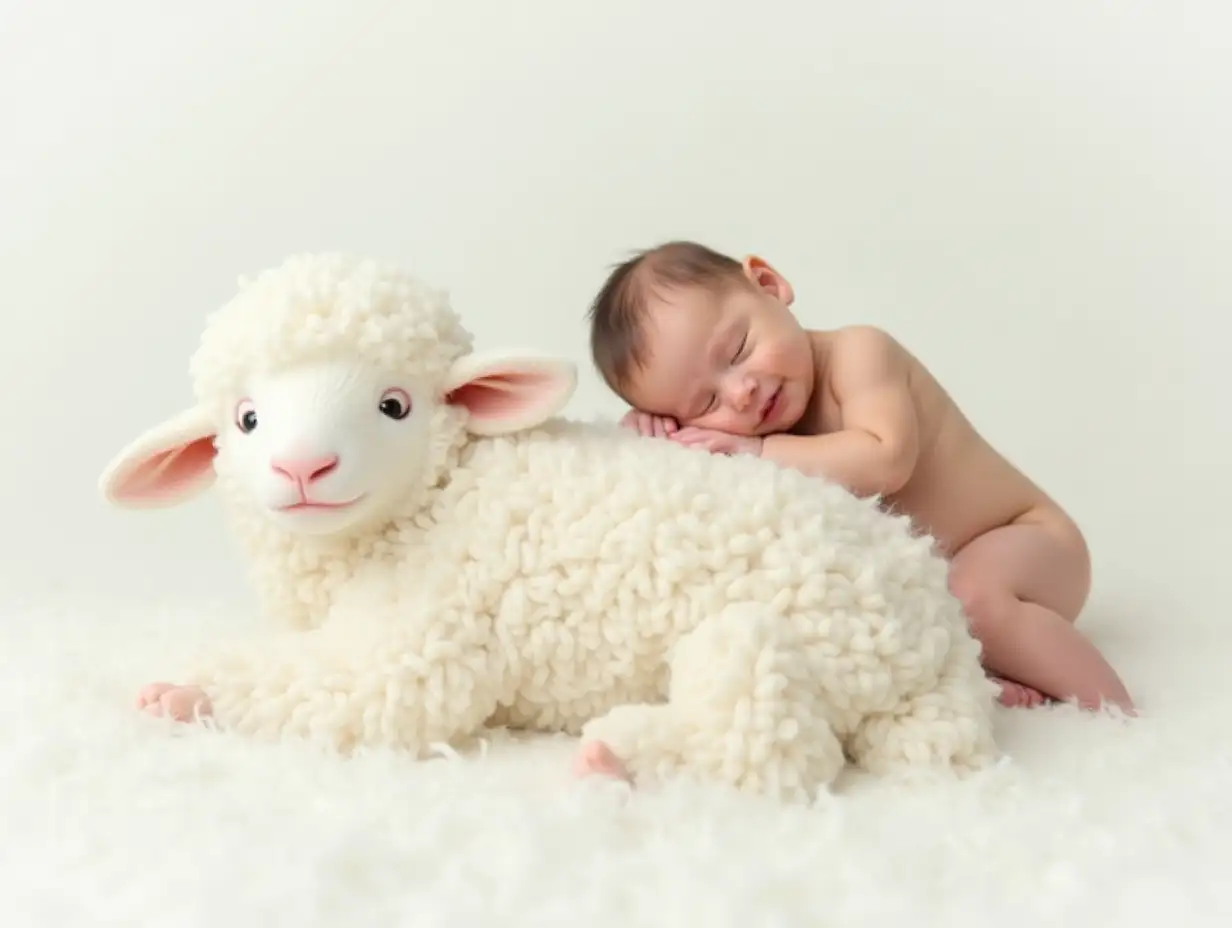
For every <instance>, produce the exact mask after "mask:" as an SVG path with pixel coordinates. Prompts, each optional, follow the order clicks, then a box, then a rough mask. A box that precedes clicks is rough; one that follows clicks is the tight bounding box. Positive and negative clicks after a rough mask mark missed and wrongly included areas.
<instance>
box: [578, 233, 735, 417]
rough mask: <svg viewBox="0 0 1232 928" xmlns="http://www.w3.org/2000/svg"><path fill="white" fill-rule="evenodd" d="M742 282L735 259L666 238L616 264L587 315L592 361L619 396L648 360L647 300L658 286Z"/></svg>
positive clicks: (715, 285)
mask: <svg viewBox="0 0 1232 928" xmlns="http://www.w3.org/2000/svg"><path fill="white" fill-rule="evenodd" d="M746 283H748V278H746V277H745V275H744V265H742V264H741V263H740V262H739V261H737V260H736V259H735V258H732V257H729V256H728V255H725V254H721V253H720V252H717V251H715V250H714V249H712V248H708V247H706V246H705V245H701V244H698V243H697V242H691V241H671V242H665V243H663V244H661V245H656V246H654V247H653V248H648V249H645V250H643V251H639V252H636V253H635V254H634V255H633V256H632V257H630V258H628V259H626V260H625V261H622V262H621V263H620V264H617V265H616V266H615V267H613V268H612V270H611V272H610V273H609V274H608V277H607V279H606V280H605V281H604V283H603V286H602V287H601V288H600V290H599V293H598V295H597V296H596V297H595V299H594V302H593V303H591V306H590V310H589V311H588V313H587V319H588V320H589V322H590V354H591V359H592V360H593V361H594V364H595V367H596V368H597V369H598V371H599V374H600V376H602V377H603V380H604V381H605V382H606V383H607V385H608V387H609V388H610V389H611V390H613V391H614V392H615V393H617V394H618V395H619V394H621V391H622V388H623V387H624V386H625V385H626V384H628V382H629V378H630V376H631V375H632V374H633V372H634V370H635V369H637V368H640V367H641V366H642V365H643V364H644V363H645V362H646V351H647V348H646V331H645V326H644V322H645V310H646V298H647V296H648V295H649V294H651V293H653V292H654V290H655V288H656V287H705V288H707V289H709V290H713V291H716V292H719V291H722V290H723V289H725V288H726V287H728V286H731V285H733V284H746Z"/></svg>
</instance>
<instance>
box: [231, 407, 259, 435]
mask: <svg viewBox="0 0 1232 928" xmlns="http://www.w3.org/2000/svg"><path fill="white" fill-rule="evenodd" d="M235 412H236V416H235V424H236V425H237V426H239V430H240V431H241V432H243V433H244V434H248V433H249V432H251V431H252V430H253V429H255V428H256V427H257V411H256V410H255V409H254V408H253V406H252V403H249V402H248V401H244V402H242V403H240V405H239V408H238V409H236V411H235Z"/></svg>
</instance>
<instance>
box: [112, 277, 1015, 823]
mask: <svg viewBox="0 0 1232 928" xmlns="http://www.w3.org/2000/svg"><path fill="white" fill-rule="evenodd" d="M191 370H192V375H193V380H194V387H195V396H196V404H195V405H194V406H193V407H192V408H190V409H188V410H186V411H184V412H182V413H180V414H178V415H176V416H174V417H172V418H170V419H168V420H167V421H165V422H163V423H161V424H159V425H157V426H155V427H154V428H152V429H150V430H149V431H148V432H146V433H145V434H143V435H141V436H140V437H139V438H137V439H136V440H135V441H134V442H132V443H131V444H130V445H128V447H126V448H124V449H123V450H122V451H121V452H120V453H119V454H118V455H117V457H116V458H115V459H114V460H113V461H112V462H111V464H110V465H109V466H108V467H107V469H106V471H105V473H104V474H103V476H102V478H101V482H100V483H101V489H102V491H103V493H104V495H105V497H106V498H107V499H108V500H110V501H111V502H112V503H113V504H116V505H120V506H126V507H134V508H135V507H156V506H168V505H174V504H177V503H179V502H181V501H183V500H186V499H188V498H189V497H191V496H194V495H195V494H198V493H201V492H202V491H204V490H206V489H207V488H208V487H210V486H212V485H215V484H216V485H217V488H218V490H219V491H220V493H221V497H222V500H223V502H224V503H225V505H226V506H227V509H228V511H229V515H230V517H231V518H232V520H233V524H234V527H235V531H236V533H237V536H238V540H239V542H240V543H241V544H242V546H243V548H244V550H245V551H246V554H247V557H248V558H249V559H250V562H251V565H252V568H253V583H254V585H255V588H256V592H257V594H258V595H259V599H260V604H261V610H262V612H263V613H264V615H265V616H267V617H268V618H269V619H270V620H272V623H273V626H272V628H271V629H270V633H269V634H266V635H262V636H259V635H257V634H255V633H254V635H253V636H252V637H251V639H247V640H244V641H241V642H237V643H236V644H235V645H234V646H233V647H232V648H230V649H228V650H223V651H221V652H220V653H219V654H217V655H212V656H210V657H209V658H208V659H203V661H202V666H200V667H197V668H195V669H194V670H192V671H190V672H189V673H188V674H187V675H186V676H185V677H183V678H181V683H182V684H183V685H175V686H173V685H171V684H155V685H153V686H152V687H147V688H146V690H144V691H143V693H142V696H141V701H142V703H143V704H144V705H146V707H147V709H149V710H151V711H154V712H157V713H166V714H169V715H172V716H174V717H176V718H180V719H188V718H193V717H200V716H202V715H212V718H213V723H214V724H217V725H220V726H223V727H226V728H228V729H231V730H234V731H238V732H241V733H246V734H249V735H254V736H261V737H272V736H278V735H295V736H305V737H311V738H323V739H325V740H326V742H327V743H328V744H329V745H330V746H331V747H334V748H336V749H338V750H340V751H344V752H345V751H349V750H351V749H353V748H355V747H357V746H361V745H363V746H396V747H398V748H401V749H406V750H409V751H411V752H415V753H416V754H425V753H427V752H428V750H429V749H431V747H432V746H433V745H434V744H436V743H447V744H450V743H451V744H455V745H460V744H462V743H463V742H464V741H467V740H469V739H470V738H471V737H473V736H475V735H477V734H479V733H480V732H482V730H483V729H484V728H485V727H488V726H508V727H511V728H518V729H529V730H534V731H553V732H566V733H569V734H572V735H576V736H580V737H581V739H582V748H581V751H582V755H583V756H585V757H587V758H589V762H590V763H591V765H592V766H593V767H595V768H597V769H599V768H601V769H604V770H605V771H607V772H618V771H619V772H623V773H626V774H627V775H628V776H629V777H630V778H631V779H632V780H633V781H634V782H639V781H648V780H653V779H656V778H661V777H665V776H668V775H688V776H692V777H699V778H706V779H710V780H712V781H719V782H722V783H726V784H729V785H731V786H733V787H735V788H737V789H742V790H748V791H753V792H759V793H763V794H766V795H771V796H777V797H780V798H789V799H790V798H795V799H808V798H810V797H813V796H815V795H816V794H817V792H818V791H820V790H824V789H826V788H827V787H829V786H830V785H831V784H832V781H833V780H834V779H835V777H836V776H837V775H838V774H839V773H840V771H841V769H842V768H843V766H844V763H845V759H846V758H845V755H846V757H849V758H851V759H852V760H854V761H855V762H856V763H858V764H859V765H861V766H862V767H863V768H865V769H866V770H868V771H870V772H873V773H889V772H891V771H897V770H904V769H921V768H930V769H936V770H942V771H949V772H952V773H964V772H968V771H973V770H976V769H979V768H981V767H984V766H986V765H987V764H988V763H990V762H991V761H993V760H994V759H995V758H996V757H997V755H998V751H997V747H996V745H995V742H994V739H993V736H992V728H993V722H992V720H993V707H994V696H995V687H994V686H993V685H992V684H990V683H989V682H988V681H987V680H986V678H985V675H984V673H983V671H982V669H981V667H980V661H979V656H980V649H979V645H978V643H977V642H976V641H975V640H974V639H973V638H972V637H971V635H970V634H969V633H968V630H967V625H966V622H965V621H964V617H963V614H962V611H961V608H960V606H959V603H958V601H957V600H956V599H955V598H954V597H953V596H951V595H950V593H949V592H948V589H947V583H946V573H947V569H946V563H945V561H944V560H943V559H942V558H941V557H940V556H939V555H938V554H937V553H936V552H935V551H934V548H933V543H932V540H931V539H930V538H929V537H927V536H921V535H918V534H917V533H915V532H913V530H912V527H911V525H910V524H909V522H908V520H907V519H905V518H901V517H896V516H894V515H890V514H887V513H885V512H883V511H881V510H880V509H879V508H878V507H877V505H876V504H875V502H874V501H872V500H861V499H858V498H856V497H855V496H853V495H851V494H849V493H848V492H846V491H844V490H843V489H841V488H840V487H838V486H835V485H830V484H827V483H824V482H822V481H819V480H816V479H813V478H807V477H804V476H803V475H801V474H799V473H796V472H794V471H791V470H786V469H780V468H779V467H777V466H775V465H773V464H770V463H767V462H764V461H760V460H757V459H753V458H748V457H722V456H711V455H709V454H708V453H706V452H702V451H697V450H693V449H687V448H684V447H680V446H677V445H675V444H673V443H671V442H667V441H661V440H651V439H644V438H641V437H639V436H637V435H635V434H633V433H631V432H629V431H627V430H623V429H620V428H618V427H617V426H616V425H615V424H582V423H578V422H570V421H566V420H563V419H560V418H558V417H557V416H558V414H559V413H560V412H561V410H562V409H563V408H564V406H565V404H566V403H567V402H568V401H569V399H570V398H571V396H572V393H573V390H574V387H575V383H576V372H575V369H574V367H573V365H571V364H570V363H568V362H565V361H562V360H558V359H553V358H546V357H538V356H532V355H527V354H516V355H506V356H496V355H481V354H476V353H474V352H473V351H472V336H471V335H470V334H469V333H468V332H467V331H466V330H465V329H464V328H463V326H462V324H461V321H460V319H459V318H458V316H457V315H456V314H455V313H454V311H453V310H452V309H451V307H450V305H449V301H448V298H447V296H446V295H445V294H444V293H442V292H438V291H435V290H432V289H430V288H429V287H427V286H426V285H424V284H423V283H421V282H419V281H418V280H416V279H414V278H413V277H410V276H408V275H406V274H405V273H402V272H401V271H400V270H399V269H397V268H396V267H391V266H388V265H385V264H383V263H379V262H375V261H370V260H362V259H353V258H348V257H344V256H337V255H323V256H297V257H293V258H290V259H288V260H287V261H286V262H285V263H283V264H282V265H281V266H279V267H276V268H273V269H271V270H267V271H265V272H264V273H262V274H261V275H260V276H258V277H257V278H255V279H254V280H251V281H248V282H247V283H244V284H242V285H241V287H240V290H239V292H238V294H237V295H236V296H235V297H234V298H233V299H232V300H231V301H230V302H229V303H228V304H227V305H225V306H224V307H223V308H222V309H221V310H219V311H218V312H217V313H215V314H214V315H213V316H212V317H211V320H210V324H209V325H208V327H207V330H206V331H205V333H204V335H203V338H202V341H201V344H200V347H199V349H198V351H197V353H196V354H195V356H194V358H193V361H192V365H191Z"/></svg>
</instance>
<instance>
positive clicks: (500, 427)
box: [442, 352, 577, 435]
mask: <svg viewBox="0 0 1232 928" xmlns="http://www.w3.org/2000/svg"><path fill="white" fill-rule="evenodd" d="M576 387H577V366H576V365H575V364H573V363H572V362H571V361H566V360H564V359H563V358H552V357H547V356H542V355H532V354H521V353H514V352H504V353H500V354H496V353H490V354H471V355H466V356H465V357H462V358H459V359H458V360H457V361H456V362H454V365H453V367H452V368H451V369H450V371H449V374H448V376H447V377H446V378H445V384H444V388H443V390H442V393H443V395H444V399H445V402H447V403H449V404H451V405H454V406H459V407H461V408H463V409H465V410H466V411H467V414H468V419H467V426H466V427H467V429H468V431H470V432H471V433H472V434H475V435H505V434H508V433H510V432H517V431H521V430H523V429H529V428H534V427H535V426H536V425H541V424H542V423H544V422H546V421H547V420H548V419H550V418H552V417H553V416H555V415H557V414H558V413H559V412H560V411H561V410H563V409H564V408H565V406H566V405H568V403H569V400H570V399H572V398H573V391H574V390H575V389H576Z"/></svg>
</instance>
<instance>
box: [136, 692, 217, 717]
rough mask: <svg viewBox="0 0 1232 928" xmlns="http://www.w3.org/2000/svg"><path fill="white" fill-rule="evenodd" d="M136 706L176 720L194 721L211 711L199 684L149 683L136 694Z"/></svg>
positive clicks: (208, 699) (153, 713)
mask: <svg viewBox="0 0 1232 928" xmlns="http://www.w3.org/2000/svg"><path fill="white" fill-rule="evenodd" d="M137 708H138V709H140V710H142V711H143V712H148V713H149V714H150V715H158V716H166V717H167V718H170V719H173V720H174V721H177V722H195V721H197V720H198V719H201V718H205V717H207V716H209V715H210V714H211V713H212V712H213V707H212V706H211V705H210V698H209V697H208V696H206V695H205V690H203V689H201V688H200V687H199V686H176V685H175V684H174V683H151V684H150V685H149V686H147V687H145V688H144V689H142V691H141V692H140V693H138V694H137Z"/></svg>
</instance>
